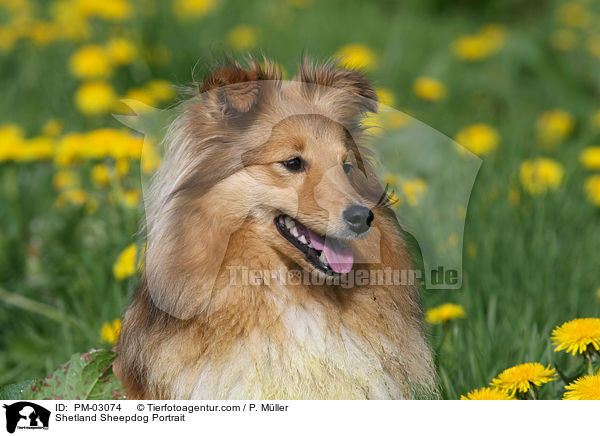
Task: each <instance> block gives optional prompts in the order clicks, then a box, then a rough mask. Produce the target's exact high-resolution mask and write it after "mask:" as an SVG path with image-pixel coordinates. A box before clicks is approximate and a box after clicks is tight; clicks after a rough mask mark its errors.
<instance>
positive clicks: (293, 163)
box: [281, 157, 304, 172]
mask: <svg viewBox="0 0 600 436" xmlns="http://www.w3.org/2000/svg"><path fill="white" fill-rule="evenodd" d="M281 163H282V164H283V166H284V167H286V168H287V169H288V170H290V171H293V172H297V171H302V170H303V169H304V161H303V160H302V159H300V158H299V157H294V158H292V159H289V160H284V161H283V162H281Z"/></svg>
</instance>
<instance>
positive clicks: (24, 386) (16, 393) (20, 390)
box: [0, 380, 35, 400]
mask: <svg viewBox="0 0 600 436" xmlns="http://www.w3.org/2000/svg"><path fill="white" fill-rule="evenodd" d="M33 383H35V380H27V381H23V382H19V383H15V384H12V385H6V386H2V387H1V388H0V400H22V399H24V397H23V395H24V392H25V391H26V390H31V385H32V384H33Z"/></svg>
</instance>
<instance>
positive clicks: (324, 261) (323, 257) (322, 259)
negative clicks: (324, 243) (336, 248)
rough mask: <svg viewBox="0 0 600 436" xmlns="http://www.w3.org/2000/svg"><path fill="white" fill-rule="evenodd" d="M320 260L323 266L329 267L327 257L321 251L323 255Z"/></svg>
mask: <svg viewBox="0 0 600 436" xmlns="http://www.w3.org/2000/svg"><path fill="white" fill-rule="evenodd" d="M319 260H320V261H321V263H322V264H323V265H328V263H327V257H325V252H323V251H321V255H320V256H319Z"/></svg>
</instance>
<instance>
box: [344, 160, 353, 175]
mask: <svg viewBox="0 0 600 436" xmlns="http://www.w3.org/2000/svg"><path fill="white" fill-rule="evenodd" d="M342 168H343V169H344V172H345V173H346V174H348V173H350V171H351V170H352V164H351V163H350V162H344V163H343V164H342Z"/></svg>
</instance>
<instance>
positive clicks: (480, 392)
mask: <svg viewBox="0 0 600 436" xmlns="http://www.w3.org/2000/svg"><path fill="white" fill-rule="evenodd" d="M460 399H461V400H514V399H515V398H514V397H513V396H511V395H508V394H507V393H506V392H503V391H501V390H500V389H498V388H490V387H487V388H481V389H475V390H473V391H471V392H469V393H468V394H467V395H466V396H465V395H461V396H460Z"/></svg>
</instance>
